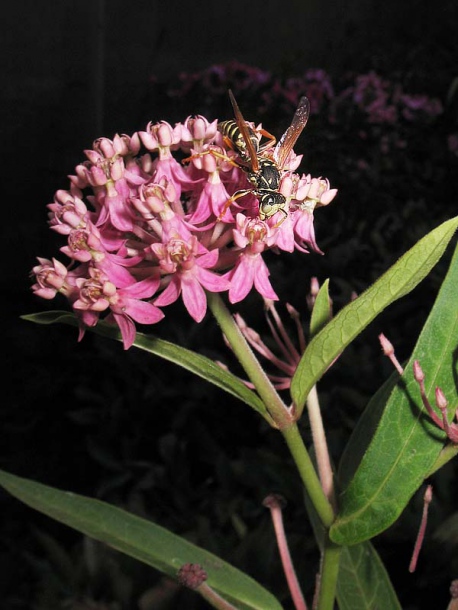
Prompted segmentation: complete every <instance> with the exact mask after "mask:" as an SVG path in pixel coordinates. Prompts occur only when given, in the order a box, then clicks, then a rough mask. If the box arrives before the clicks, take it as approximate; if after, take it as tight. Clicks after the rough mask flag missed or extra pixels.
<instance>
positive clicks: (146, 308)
mask: <svg viewBox="0 0 458 610" xmlns="http://www.w3.org/2000/svg"><path fill="white" fill-rule="evenodd" d="M89 274H90V278H81V279H79V280H77V282H76V283H77V287H78V289H79V298H78V299H77V300H76V301H75V302H74V303H73V308H74V309H76V310H80V311H91V312H96V313H100V312H102V311H105V310H107V309H109V310H110V312H111V317H112V318H113V320H114V321H115V322H116V324H117V325H118V326H119V329H120V331H121V335H122V339H123V343H124V349H129V347H130V346H131V345H132V343H133V342H134V340H135V333H136V329H135V324H134V321H135V322H138V323H139V324H156V323H157V322H159V321H160V320H162V318H163V317H164V314H163V312H162V311H161V310H160V309H158V308H157V307H156V306H155V305H153V304H152V303H149V302H145V301H142V300H141V299H143V298H149V297H151V296H152V295H153V294H154V293H155V292H156V290H157V288H158V286H159V279H158V278H157V277H156V278H155V277H151V278H147V279H145V280H142V281H140V282H136V283H134V284H131V285H130V286H126V287H125V288H119V289H118V288H116V286H115V285H114V284H113V283H112V282H110V281H109V280H108V278H106V277H105V276H104V275H103V274H102V273H100V272H99V271H98V270H96V269H90V270H89Z"/></svg>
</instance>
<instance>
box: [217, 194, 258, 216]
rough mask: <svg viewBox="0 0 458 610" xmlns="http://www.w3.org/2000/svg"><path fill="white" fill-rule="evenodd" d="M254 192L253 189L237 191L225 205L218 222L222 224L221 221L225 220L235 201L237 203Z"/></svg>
mask: <svg viewBox="0 0 458 610" xmlns="http://www.w3.org/2000/svg"><path fill="white" fill-rule="evenodd" d="M252 192H253V191H252V190H251V189H241V190H240V191H236V192H235V193H234V194H233V195H232V197H230V198H229V199H228V200H227V201H226V203H225V204H224V207H223V209H222V211H221V213H220V215H219V216H218V218H217V219H216V220H217V221H218V222H221V220H222V219H223V216H224V214H225V213H226V212H227V210H228V209H229V208H230V206H231V205H232V204H233V203H234V201H236V200H237V199H239V198H240V197H244V196H245V195H248V194H249V193H252Z"/></svg>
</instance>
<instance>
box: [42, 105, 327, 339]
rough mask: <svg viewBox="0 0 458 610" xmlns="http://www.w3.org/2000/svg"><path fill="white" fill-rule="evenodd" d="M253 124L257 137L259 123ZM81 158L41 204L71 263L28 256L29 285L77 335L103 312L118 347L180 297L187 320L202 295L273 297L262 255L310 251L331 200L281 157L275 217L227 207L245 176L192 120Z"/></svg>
mask: <svg viewBox="0 0 458 610" xmlns="http://www.w3.org/2000/svg"><path fill="white" fill-rule="evenodd" d="M252 128H253V129H254V130H255V132H256V133H257V134H258V136H259V139H261V133H260V131H259V130H260V127H259V128H256V127H255V126H254V125H252ZM265 154H268V153H265ZM270 154H271V153H270ZM85 155H86V157H87V159H86V161H84V162H83V163H81V164H80V165H78V166H77V167H76V171H75V175H72V176H70V188H69V190H59V191H57V193H56V194H55V197H54V201H53V203H51V204H49V205H48V209H49V225H50V228H51V229H52V230H53V231H55V232H57V233H59V234H60V235H62V236H65V238H66V245H65V246H63V247H62V248H61V249H60V250H61V252H62V253H63V254H65V255H66V256H67V257H68V258H69V259H70V264H69V265H68V266H66V265H65V264H63V263H61V262H59V261H58V260H56V259H54V258H53V259H52V260H48V259H44V258H38V262H39V264H38V265H37V266H35V267H34V268H33V275H34V278H35V283H34V285H33V287H32V289H33V291H34V293H35V294H36V295H38V296H40V297H42V298H45V299H52V298H54V297H55V296H56V294H57V293H60V294H62V295H64V296H65V297H67V299H68V301H69V302H70V304H71V306H72V308H73V311H74V312H75V314H76V315H77V317H78V320H79V323H80V337H79V338H80V339H81V338H82V337H83V335H84V332H85V329H86V328H88V327H92V326H95V325H96V324H97V322H98V320H99V319H100V316H101V315H102V314H103V315H104V317H105V320H107V321H109V322H114V323H116V324H117V325H118V326H119V329H120V331H121V334H122V339H123V343H124V347H125V349H128V348H129V347H130V346H131V345H132V343H133V341H134V339H135V333H136V323H138V324H142V325H143V324H145V325H149V324H155V323H157V322H159V321H160V320H161V319H162V318H163V317H164V312H163V311H162V308H164V307H165V306H167V305H170V304H171V303H174V302H175V301H176V300H177V299H178V298H179V297H180V296H181V298H182V300H183V303H184V305H185V307H186V309H187V311H188V312H189V314H190V315H191V316H192V318H193V319H194V320H196V321H197V322H200V321H201V320H202V319H203V317H204V315H205V313H206V308H207V299H206V291H209V292H223V291H228V297H229V301H230V302H231V303H237V302H239V301H241V300H242V299H244V298H245V297H246V296H247V294H248V293H249V292H250V291H251V289H252V288H253V287H254V288H255V289H256V290H257V291H258V292H259V293H260V294H261V295H262V296H263V297H264V298H267V299H273V300H276V299H277V298H278V297H277V295H276V294H275V291H274V289H273V288H272V285H271V283H270V281H269V270H268V268H267V266H266V264H265V262H264V259H263V253H264V252H266V251H267V250H274V251H275V252H276V253H279V252H281V251H286V252H292V251H293V250H295V249H296V250H299V251H301V252H308V251H309V250H310V249H311V250H313V251H315V252H320V250H319V249H318V246H317V245H316V242H315V236H314V229H313V212H314V209H315V207H317V206H323V205H327V204H328V203H330V202H331V201H332V199H333V198H334V196H335V194H336V192H337V191H336V189H331V188H330V186H329V183H328V181H327V180H326V179H323V178H312V177H311V176H310V175H305V174H301V175H299V174H297V173H295V172H294V170H295V169H296V168H297V167H298V165H299V163H300V161H301V157H300V156H296V155H295V154H294V153H293V152H291V153H290V157H289V160H288V163H287V164H286V168H285V169H284V170H283V171H282V178H281V183H280V190H281V192H282V193H283V195H284V196H285V197H286V207H285V212H286V214H284V213H283V212H281V211H280V212H278V213H277V214H275V215H274V216H272V217H270V218H267V219H265V220H261V219H260V218H259V202H258V200H257V198H256V197H255V196H254V195H253V194H252V193H251V192H250V193H248V194H247V195H244V196H243V197H239V198H237V199H236V200H235V201H231V202H229V199H230V198H231V196H232V195H233V194H234V193H235V192H236V191H237V190H240V189H250V183H249V181H248V180H247V173H246V171H244V170H243V169H242V168H241V167H240V165H239V164H238V163H237V161H240V159H239V158H238V157H237V155H236V153H235V152H234V151H233V150H232V149H231V148H230V146H229V145H228V143H227V142H226V141H225V140H224V139H223V137H222V135H221V133H220V132H219V131H218V123H217V121H216V120H215V121H213V122H209V121H208V120H207V119H206V118H204V117H203V116H195V117H188V118H187V119H186V120H185V121H184V122H183V123H177V124H176V125H175V126H174V127H172V125H170V124H169V123H167V122H165V121H161V122H159V123H149V124H148V125H147V127H146V129H145V130H144V131H139V132H136V133H134V134H133V135H132V136H127V135H116V136H115V137H114V138H113V140H109V139H107V138H100V139H98V140H96V141H95V142H94V143H93V148H92V149H91V150H86V151H85ZM184 157H186V158H184ZM228 202H229V205H228Z"/></svg>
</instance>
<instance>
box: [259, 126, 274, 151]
mask: <svg viewBox="0 0 458 610" xmlns="http://www.w3.org/2000/svg"><path fill="white" fill-rule="evenodd" d="M257 133H260V134H261V135H262V136H264V137H265V138H267V140H268V142H266V143H265V144H263V145H262V146H261V148H260V152H266V150H269V149H270V148H272V147H273V146H275V144H276V143H277V138H276V137H275V136H274V135H272V134H271V133H269V132H268V131H266V130H265V129H259V130H257Z"/></svg>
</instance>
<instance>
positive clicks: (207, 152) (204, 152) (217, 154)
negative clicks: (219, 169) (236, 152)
mask: <svg viewBox="0 0 458 610" xmlns="http://www.w3.org/2000/svg"><path fill="white" fill-rule="evenodd" d="M210 154H211V155H213V156H214V157H216V158H217V159H223V161H227V163H230V164H231V165H233V166H234V167H240V164H239V163H237V161H235V160H234V159H231V157H228V156H227V155H225V154H223V153H220V152H218V151H216V150H202V151H201V152H198V153H195V154H194V155H191V156H190V157H186V158H185V159H183V160H182V161H181V162H182V163H190V162H191V161H194V159H199V157H203V156H204V155H210Z"/></svg>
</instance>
